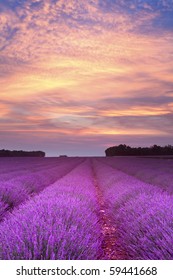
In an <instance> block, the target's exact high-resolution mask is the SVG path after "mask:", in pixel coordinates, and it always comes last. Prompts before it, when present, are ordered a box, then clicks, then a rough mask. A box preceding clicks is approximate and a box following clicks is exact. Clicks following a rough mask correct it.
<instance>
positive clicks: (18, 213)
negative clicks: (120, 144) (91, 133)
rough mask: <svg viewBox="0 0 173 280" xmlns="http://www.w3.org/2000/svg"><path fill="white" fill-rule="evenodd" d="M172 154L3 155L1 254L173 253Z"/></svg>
mask: <svg viewBox="0 0 173 280" xmlns="http://www.w3.org/2000/svg"><path fill="white" fill-rule="evenodd" d="M172 170H173V159H169V158H168V159H166V158H164V159H162V158H158V159H156V158H137V157H117V158H115V157H110V158H104V157H103V158H102V157H92V158H89V157H88V158H87V157H85V158H84V157H83V158H82V157H73V158H72V157H71V158H70V157H67V158H0V259H1V260H56V259H59V260H87V259H90V260H91V259H93V260H94V259H119V260H120V259H125V260H129V259H132V260H136V259H139V260H152V259H153V260H172V259H173V246H172V244H173V172H172Z"/></svg>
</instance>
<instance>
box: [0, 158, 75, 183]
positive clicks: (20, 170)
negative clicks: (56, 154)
mask: <svg viewBox="0 0 173 280" xmlns="http://www.w3.org/2000/svg"><path fill="white" fill-rule="evenodd" d="M0 160H1V159H0ZM71 160H72V159H71ZM69 161H70V160H69ZM63 162H64V159H59V158H49V159H47V158H46V159H44V161H43V159H42V161H40V159H39V158H38V160H33V158H29V160H28V159H27V160H26V159H25V158H22V161H21V162H20V164H19V162H18V161H17V162H16V160H15V159H13V164H12V161H10V163H11V165H10V164H9V163H8V161H6V162H5V164H4V165H5V167H4V168H5V171H4V172H2V170H1V174H0V182H2V181H3V182H4V181H8V180H10V179H11V178H15V177H20V176H23V175H25V174H28V173H29V172H33V173H34V172H38V171H40V170H44V169H45V170H46V169H48V168H52V167H55V166H57V165H58V164H62V163H63ZM21 163H22V165H21ZM14 166H15V169H14Z"/></svg>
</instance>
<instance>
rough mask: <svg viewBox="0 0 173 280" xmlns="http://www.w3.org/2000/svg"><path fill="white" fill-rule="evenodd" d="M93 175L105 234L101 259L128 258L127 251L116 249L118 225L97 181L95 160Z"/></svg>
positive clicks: (100, 218) (101, 223)
mask: <svg viewBox="0 0 173 280" xmlns="http://www.w3.org/2000/svg"><path fill="white" fill-rule="evenodd" d="M91 165H92V170H93V176H94V185H95V188H96V193H97V199H98V203H99V206H100V210H99V221H100V225H101V231H102V236H103V242H102V249H103V254H102V255H101V256H100V258H99V259H103V260H122V259H126V254H125V252H121V251H120V250H118V249H116V227H115V226H114V224H113V221H112V218H111V217H110V215H109V213H108V210H107V206H106V202H105V200H104V197H103V194H102V192H101V190H100V187H99V185H98V183H97V176H96V173H95V169H94V164H93V162H92V163H91Z"/></svg>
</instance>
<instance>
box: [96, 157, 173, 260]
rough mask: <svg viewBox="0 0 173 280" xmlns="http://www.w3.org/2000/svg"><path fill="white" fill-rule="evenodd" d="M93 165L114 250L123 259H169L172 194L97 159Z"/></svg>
mask: <svg viewBox="0 0 173 280" xmlns="http://www.w3.org/2000/svg"><path fill="white" fill-rule="evenodd" d="M103 162H104V161H103ZM94 168H95V172H96V176H97V180H98V184H99V186H100V188H101V190H102V192H103V195H104V197H105V201H106V202H107V210H108V212H109V214H110V217H111V218H112V222H113V225H114V226H115V227H116V229H117V230H116V233H115V237H116V240H117V242H116V244H115V246H114V250H115V252H117V254H119V255H123V254H124V256H125V259H144V260H146V259H157V260H159V259H160V260H163V259H167V260H168V259H169V260H172V259H173V247H172V244H173V223H172V221H173V198H172V196H171V195H170V194H169V193H167V192H166V191H163V190H161V189H160V188H158V187H156V186H153V185H150V184H146V183H144V182H142V181H140V180H138V179H136V178H133V177H132V176H128V175H127V174H125V173H123V172H121V171H118V170H115V169H113V168H111V167H110V166H107V165H105V164H103V163H101V162H99V161H96V160H95V162H94Z"/></svg>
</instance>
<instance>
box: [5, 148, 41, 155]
mask: <svg viewBox="0 0 173 280" xmlns="http://www.w3.org/2000/svg"><path fill="white" fill-rule="evenodd" d="M0 157H45V152H42V151H31V152H28V151H22V150H20V151H16V150H13V151H10V150H4V149H3V150H0Z"/></svg>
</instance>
